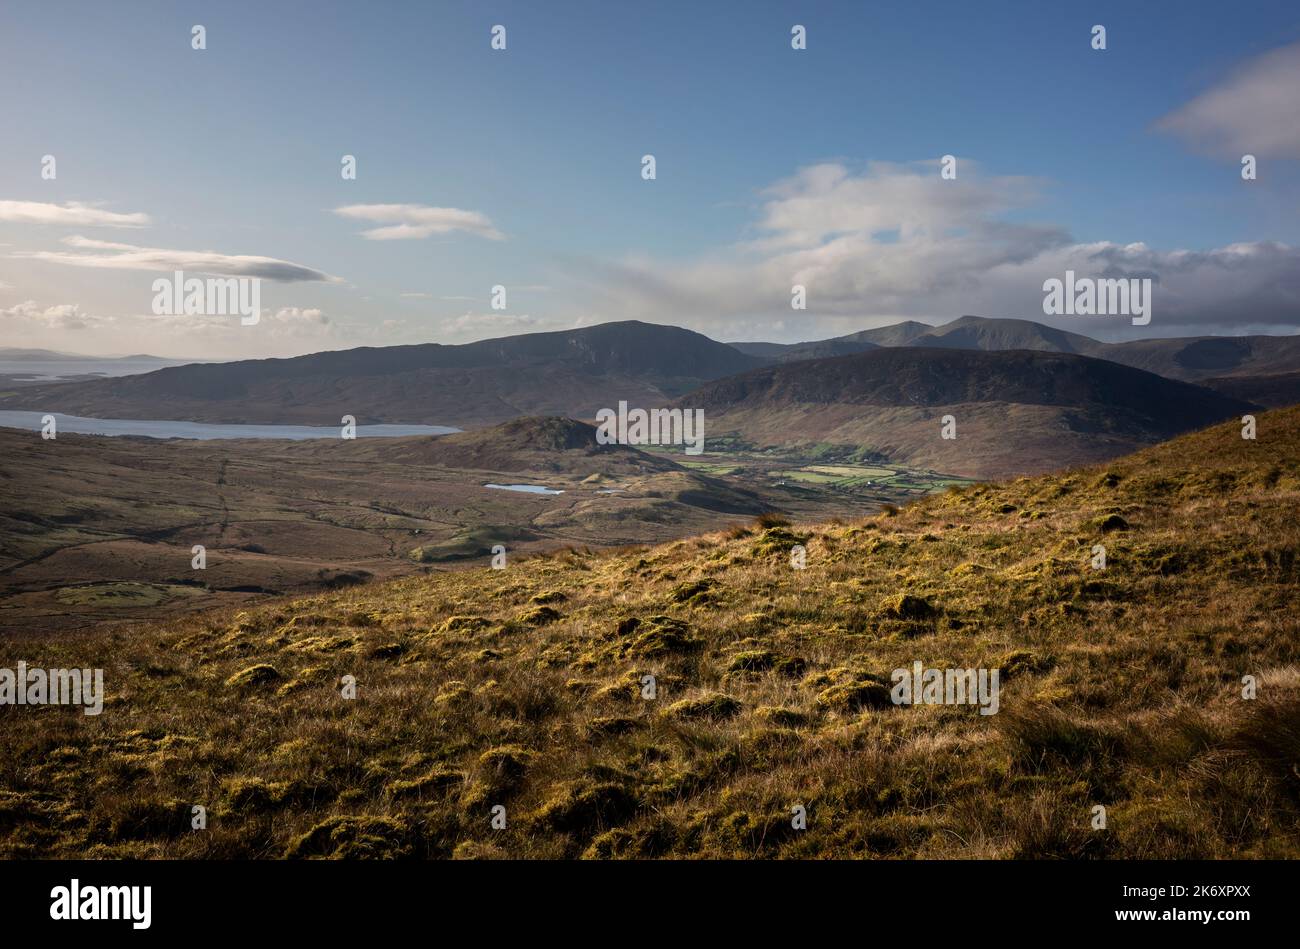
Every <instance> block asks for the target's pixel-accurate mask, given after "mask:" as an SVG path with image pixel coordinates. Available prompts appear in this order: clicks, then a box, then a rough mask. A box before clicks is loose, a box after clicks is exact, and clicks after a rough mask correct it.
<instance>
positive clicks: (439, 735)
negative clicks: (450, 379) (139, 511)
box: [0, 409, 1300, 858]
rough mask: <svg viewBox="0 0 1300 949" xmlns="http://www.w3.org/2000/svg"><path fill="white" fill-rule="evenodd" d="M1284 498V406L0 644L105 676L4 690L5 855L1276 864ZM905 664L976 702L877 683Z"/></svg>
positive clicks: (1290, 569) (1286, 771) (1294, 717)
mask: <svg viewBox="0 0 1300 949" xmlns="http://www.w3.org/2000/svg"><path fill="white" fill-rule="evenodd" d="M1298 503H1300V409H1284V410H1279V411H1276V412H1272V413H1268V414H1265V415H1261V416H1260V418H1259V437H1258V440H1256V441H1245V440H1243V439H1242V438H1241V437H1240V431H1239V427H1238V426H1237V425H1236V424H1225V425H1221V426H1218V427H1216V428H1213V429H1209V430H1206V431H1203V432H1200V433H1197V434H1194V435H1190V436H1185V437H1182V438H1179V439H1177V440H1176V441H1173V442H1171V443H1168V444H1165V445H1161V446H1158V447H1155V448H1152V449H1149V450H1146V451H1143V452H1141V453H1140V454H1137V455H1134V456H1132V457H1129V458H1125V459H1122V460H1119V461H1115V462H1112V463H1111V464H1109V465H1108V466H1106V467H1097V468H1091V469H1084V470H1077V471H1073V472H1069V473H1065V474H1061V475H1052V476H1044V477H1038V478H1033V479H1021V480H1018V481H1015V482H1011V483H1005V484H997V485H976V486H971V487H966V488H962V489H957V490H954V491H952V492H950V493H947V494H943V495H936V496H933V497H930V498H928V499H925V500H922V501H919V502H916V503H914V504H912V505H909V506H907V507H905V508H904V509H902V510H901V511H898V512H896V513H890V512H886V513H885V514H882V515H879V516H875V517H872V518H870V519H867V520H862V521H858V522H853V523H829V524H821V525H816V526H793V527H791V526H782V525H780V524H776V523H768V524H766V525H755V526H754V527H753V528H751V529H737V530H734V531H733V532H731V533H729V534H712V535H707V536H702V537H698V538H694V539H691V540H687V541H680V542H676V543H671V544H668V545H665V546H660V547H654V548H646V549H639V550H627V551H622V552H615V553H611V552H604V553H586V552H579V551H568V552H563V553H559V554H555V555H550V556H545V557H536V558H533V559H528V560H516V561H512V562H511V563H510V564H509V565H508V566H507V567H506V568H505V569H503V570H495V571H494V570H491V569H483V570H481V571H474V572H458V573H449V574H442V575H435V576H431V577H418V578H407V579H402V580H398V581H394V582H392V583H389V584H384V585H374V586H365V587H356V588H350V589H347V590H343V591H338V592H335V593H330V594H326V595H320V596H315V597H312V598H309V599H302V600H298V601H294V602H284V603H279V604H273V605H268V606H264V607H260V608H257V609H254V610H249V611H247V612H242V613H230V614H220V613H210V614H207V615H203V616H199V617H195V618H192V619H187V620H182V621H172V622H168V623H165V624H160V625H154V626H149V625H142V626H139V627H137V628H116V629H113V630H109V631H103V632H99V633H86V634H81V633H78V634H71V635H68V636H65V637H60V638H56V639H48V638H47V639H45V640H43V641H37V640H36V639H34V638H22V637H17V636H10V637H6V638H5V639H3V641H0V667H9V668H12V667H13V666H14V665H15V664H16V663H17V661H18V660H20V659H22V660H26V661H27V662H28V663H29V664H34V665H44V666H65V665H73V664H75V665H81V666H103V667H104V669H105V678H106V683H107V691H108V693H109V698H108V701H107V703H106V705H105V708H104V712H103V714H102V715H100V716H98V717H87V716H84V715H83V714H82V713H81V712H80V711H78V710H73V709H67V708H31V707H22V708H15V707H0V727H2V728H3V733H4V736H5V740H4V741H3V742H2V743H0V855H2V856H49V855H59V856H80V855H88V856H97V857H104V856H110V855H112V856H118V855H121V856H125V855H138V856H173V857H232V856H257V857H281V856H290V857H311V856H367V857H380V856H383V857H403V856H416V857H426V856H427V857H452V856H455V857H494V856H512V857H560V856H564V857H577V856H591V857H606V856H618V857H623V856H694V855H705V856H716V857H775V856H782V857H811V856H839V857H952V856H991V857H1108V858H1128V857H1189V856H1203V857H1226V856H1247V857H1264V856H1289V857H1296V856H1300V823H1298V821H1300V782H1298V781H1297V768H1298V767H1300V665H1298V663H1300V655H1298V654H1300V637H1297V618H1296V612H1295V604H1296V602H1297V601H1298V600H1300V570H1298V567H1297V560H1296V551H1297V549H1300V525H1298V524H1297V520H1296V517H1295V512H1296V510H1297V504H1298ZM796 543H801V544H803V545H805V546H806V551H807V566H806V568H805V569H802V570H799V569H794V568H793V567H792V566H791V562H790V556H789V550H790V548H791V547H792V546H793V545H795V544H796ZM1096 544H1103V545H1105V547H1106V548H1107V553H1108V565H1107V567H1106V569H1105V570H1094V569H1092V568H1091V566H1090V563H1089V561H1090V557H1091V552H1092V548H1093V546H1094V545H1096ZM916 660H920V661H922V662H924V664H925V665H926V666H927V667H934V666H939V667H991V668H997V669H1000V670H1001V674H1002V676H1003V688H1002V694H1001V703H1000V706H1001V707H1000V711H999V712H998V714H996V715H990V716H981V715H979V714H978V713H977V712H976V710H975V709H973V708H969V707H960V708H958V707H951V706H916V707H913V706H895V705H893V704H892V703H890V702H889V701H888V698H887V691H886V690H885V687H884V685H883V684H882V683H887V682H888V676H889V673H890V671H891V670H893V669H895V668H900V667H903V668H906V667H909V666H910V665H911V664H912V663H913V662H914V661H916ZM345 675H351V676H355V677H356V682H357V688H358V694H357V698H355V699H354V700H346V699H344V698H342V697H340V694H339V691H338V687H339V681H340V678H341V677H343V676H345ZM646 675H654V676H655V677H656V681H657V695H656V697H655V698H654V699H652V700H651V699H645V698H643V697H642V691H641V686H640V683H641V682H642V677H643V676H646ZM1244 675H1253V676H1256V677H1257V679H1258V682H1259V691H1258V697H1257V698H1255V699H1254V700H1253V701H1246V700H1243V698H1242V696H1241V688H1242V686H1241V679H1242V676H1244ZM193 804H202V805H204V806H206V807H207V808H208V812H209V825H208V829H207V830H205V831H200V832H194V831H191V830H190V826H189V814H190V811H189V807H190V806H191V805H193ZM495 805H501V806H503V807H504V808H505V813H506V817H507V824H506V827H505V829H501V830H494V829H493V828H492V827H491V825H490V820H491V809H492V808H493V807H494V806H495ZM795 805H802V806H804V807H806V808H807V813H808V822H807V829H806V830H795V829H793V828H792V826H791V809H792V807H794V806H795ZM1097 805H1102V806H1104V807H1105V808H1106V809H1107V821H1108V826H1107V829H1106V830H1104V831H1102V830H1093V829H1092V828H1091V821H1092V817H1093V808H1094V807H1095V806H1097Z"/></svg>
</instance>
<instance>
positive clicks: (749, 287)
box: [572, 162, 1300, 339]
mask: <svg viewBox="0 0 1300 949" xmlns="http://www.w3.org/2000/svg"><path fill="white" fill-rule="evenodd" d="M932 164H933V163H918V164H915V165H893V164H871V165H868V166H867V167H866V169H865V170H864V171H862V172H861V173H858V174H854V173H853V172H851V171H850V170H849V169H848V168H847V167H845V166H844V165H840V164H827V165H818V166H814V167H811V168H806V169H803V170H801V171H800V172H799V173H798V174H796V175H795V176H794V177H793V178H791V179H789V180H787V181H783V182H780V183H778V184H777V185H775V186H774V187H772V188H771V189H769V190H768V191H767V192H766V193H765V196H766V199H767V200H766V201H765V203H764V205H763V207H762V208H761V210H760V213H759V218H758V223H757V225H756V227H757V231H758V234H757V236H756V237H754V238H753V239H751V240H748V241H745V242H743V243H738V244H735V245H733V246H730V247H726V248H722V249H720V250H719V251H717V252H716V253H712V254H709V255H706V256H704V257H701V258H699V259H696V260H694V261H689V262H686V263H680V262H676V261H673V262H663V261H657V260H654V259H651V258H645V257H641V258H633V259H627V260H623V261H620V262H617V263H614V264H609V263H606V262H600V261H583V262H582V264H581V266H580V267H577V268H574V272H573V274H572V276H573V278H574V280H575V281H578V282H582V281H586V282H587V283H588V284H589V285H588V286H587V287H586V289H587V291H588V292H590V293H592V294H593V298H594V300H595V302H596V305H598V307H599V309H600V311H601V312H603V313H606V314H609V315H610V316H618V317H622V318H638V319H646V320H650V321H654V322H665V323H677V324H679V325H680V324H683V323H686V324H689V325H692V326H694V327H696V328H699V329H701V330H703V331H705V332H710V333H714V334H717V335H725V336H727V337H728V338H731V339H736V338H750V339H762V338H764V336H765V335H768V334H769V333H770V328H771V326H772V322H773V320H778V319H779V320H786V321H787V322H792V323H797V324H798V325H799V326H800V327H802V331H800V332H799V333H798V335H799V336H800V337H801V338H805V339H807V338H814V337H815V336H817V335H818V334H819V332H823V331H830V332H834V331H840V332H848V331H851V330H855V329H862V328H864V327H866V326H870V325H880V324H883V323H886V322H892V321H895V320H898V319H919V320H922V321H926V322H936V321H938V322H942V321H946V320H948V319H952V318H955V317H957V316H960V315H962V314H966V313H974V314H980V315H985V316H1009V317H1019V318H1024V319H1032V320H1039V321H1043V322H1051V323H1054V324H1055V325H1060V326H1068V327H1069V328H1071V329H1075V330H1078V331H1080V332H1085V333H1090V332H1091V333H1095V332H1106V331H1110V330H1115V329H1118V321H1117V324H1116V326H1102V325H1101V324H1100V323H1099V321H1098V318H1083V317H1078V318H1071V319H1068V320H1064V319H1062V320H1058V319H1049V318H1046V317H1045V316H1044V315H1043V312H1042V301H1043V291H1042V284H1043V281H1044V280H1046V279H1048V278H1049V277H1062V276H1063V275H1064V272H1065V270H1066V269H1072V270H1074V271H1075V272H1076V274H1077V275H1078V276H1080V277H1083V276H1097V277H1101V276H1119V275H1125V276H1139V277H1151V278H1152V279H1153V280H1154V281H1155V283H1156V288H1155V292H1154V303H1153V305H1154V313H1153V326H1152V327H1151V329H1152V330H1155V328H1156V326H1165V327H1188V326H1205V325H1208V324H1216V323H1217V324H1228V325H1231V324H1232V323H1233V321H1234V320H1241V321H1245V320H1246V319H1247V318H1249V321H1250V322H1251V324H1252V325H1257V326H1258V325H1266V324H1267V325H1276V326H1295V325H1298V324H1300V252H1298V251H1297V250H1296V249H1295V248H1291V247H1288V246H1286V245H1283V244H1276V243H1268V242H1260V243H1246V244H1236V245H1232V246H1230V247H1223V248H1217V249H1213V250H1210V251H1204V252H1196V251H1187V250H1175V251H1168V252H1161V251H1155V250H1152V249H1150V248H1148V247H1146V246H1145V245H1143V244H1140V243H1136V244H1120V243H1110V242H1100V243H1093V244H1081V243H1078V242H1076V241H1074V240H1073V239H1072V238H1071V237H1070V235H1069V233H1068V232H1067V231H1065V230H1064V229H1062V228H1059V227H1054V226H1040V225H1029V224H1022V223H1013V222H1011V221H1009V220H1008V217H1009V216H1010V215H1011V214H1013V213H1016V212H1020V211H1022V210H1023V209H1024V208H1025V207H1026V206H1028V205H1029V204H1030V203H1031V202H1032V201H1033V200H1034V199H1035V197H1036V195H1037V192H1038V191H1039V185H1038V184H1037V183H1036V182H1034V181H1032V180H1029V179H1024V178H1017V177H986V176H984V175H982V174H981V173H980V171H979V169H978V168H976V167H975V166H974V164H973V163H970V162H963V163H960V165H959V169H960V170H959V178H958V179H957V180H943V179H941V178H940V176H939V174H938V171H937V169H936V168H934V167H932ZM794 284H803V285H804V286H805V287H806V288H807V295H808V296H807V300H808V303H807V306H808V309H807V310H806V311H792V310H791V308H790V297H791V287H792V286H793V285H794ZM1229 331H1231V330H1229Z"/></svg>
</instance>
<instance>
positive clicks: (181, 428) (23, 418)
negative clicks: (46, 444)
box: [0, 411, 460, 441]
mask: <svg viewBox="0 0 1300 949" xmlns="http://www.w3.org/2000/svg"><path fill="white" fill-rule="evenodd" d="M47 414H49V415H53V416H54V420H55V425H56V430H57V431H58V432H60V433H62V432H68V433H71V434H73V435H143V436H144V437H146V438H195V439H200V440H208V439H214V438H287V439H290V440H291V441H303V440H306V439H309V438H338V437H339V433H340V432H341V431H342V426H340V425H327V426H319V427H318V426H313V425H223V424H219V423H212V422H171V421H166V420H162V419H122V418H82V417H80V416H77V415H62V414H60V413H58V412H49V413H46V412H11V411H0V427H4V428H22V429H26V430H28V431H32V432H39V431H40V430H41V428H42V424H41V418H42V417H43V416H44V415H47ZM459 431H460V429H458V428H450V427H448V426H446V425H358V426H357V437H358V438H396V437H398V436H401V435H450V434H451V433H452V432H459Z"/></svg>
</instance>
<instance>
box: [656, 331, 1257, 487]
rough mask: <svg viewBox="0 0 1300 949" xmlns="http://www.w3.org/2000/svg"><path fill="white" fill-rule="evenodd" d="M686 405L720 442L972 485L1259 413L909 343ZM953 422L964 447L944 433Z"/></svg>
mask: <svg viewBox="0 0 1300 949" xmlns="http://www.w3.org/2000/svg"><path fill="white" fill-rule="evenodd" d="M1030 325H1033V324H1030ZM676 404H678V405H681V406H683V407H686V408H702V409H703V410H704V412H705V417H706V418H707V419H708V425H709V431H710V432H712V433H716V434H724V433H735V434H738V435H739V436H740V437H742V438H744V439H746V440H748V441H750V442H753V443H755V444H758V445H784V446H791V445H807V444H810V443H825V444H831V445H844V446H854V447H856V448H866V449H869V450H871V451H873V452H875V453H877V454H878V456H879V457H881V458H884V459H887V460H890V461H896V462H902V463H906V464H909V465H913V466H916V467H922V468H928V469H931V470H934V471H942V472H947V473H950V474H957V475H963V476H968V477H975V478H991V477H1006V476H1013V475H1019V474H1035V473H1041V472H1044V471H1050V470H1057V469H1060V468H1067V467H1071V466H1074V465H1080V464H1089V463H1095V462H1098V461H1104V460H1106V459H1108V458H1115V457H1118V456H1120V455H1124V454H1128V453H1129V452H1132V451H1134V450H1136V449H1138V448H1141V447H1144V446H1146V445H1150V444H1154V443H1156V442H1159V441H1163V440H1165V439H1168V438H1171V437H1172V436H1174V435H1177V434H1181V433H1182V432H1186V431H1191V430H1195V429H1199V428H1203V427H1204V426H1206V425H1210V424H1213V423H1214V422H1218V421H1222V420H1223V419H1225V418H1229V417H1232V416H1238V417H1240V415H1241V414H1242V413H1243V412H1248V411H1250V410H1251V405H1250V404H1249V403H1246V402H1242V401H1240V400H1237V399H1233V398H1231V397H1229V396H1226V395H1223V394H1221V393H1218V392H1214V391H1211V390H1209V389H1206V388H1203V387H1200V386H1196V385H1192V384H1190V383H1186V382H1178V381H1175V380H1172V379H1165V378H1163V377H1161V376H1157V375H1155V374H1153V373H1149V372H1144V371H1142V370H1139V369H1133V368H1131V367H1128V366H1121V365H1119V364H1118V363H1112V362H1107V361H1105V360H1102V359H1092V358H1089V357H1086V356H1078V355H1073V354H1067V353H1054V352H1031V351H1027V350H1018V351H994V352H981V351H975V350H959V349H941V348H910V347H902V348H884V349H875V350H872V351H869V352H863V353H857V354H854V355H849V356H840V357H836V358H830V359H819V360H815V361H810V362H795V363H782V364H778V365H774V366H766V367H763V368H761V369H754V370H751V371H749V372H745V373H741V374H739V375H735V376H728V377H727V378H725V379H719V380H716V381H714V382H709V383H706V384H705V385H703V386H701V387H700V388H699V389H697V390H695V391H694V392H691V393H689V394H688V395H685V396H683V397H682V398H681V399H679V400H678V402H677V403H676ZM945 415H951V416H953V418H954V419H955V420H956V438H954V439H944V438H942V437H941V428H942V419H943V417H944V416H945Z"/></svg>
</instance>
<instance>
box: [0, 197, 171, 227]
mask: <svg viewBox="0 0 1300 949" xmlns="http://www.w3.org/2000/svg"><path fill="white" fill-rule="evenodd" d="M0 221H6V222H8V223H11V224H62V225H65V226H68V227H146V226H148V224H149V215H147V214H140V213H136V214H119V213H117V212H116V211H105V210H103V209H102V208H97V207H95V206H93V205H90V204H82V203H81V202H78V201H69V202H68V203H66V204H49V203H46V202H43V201H0Z"/></svg>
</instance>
